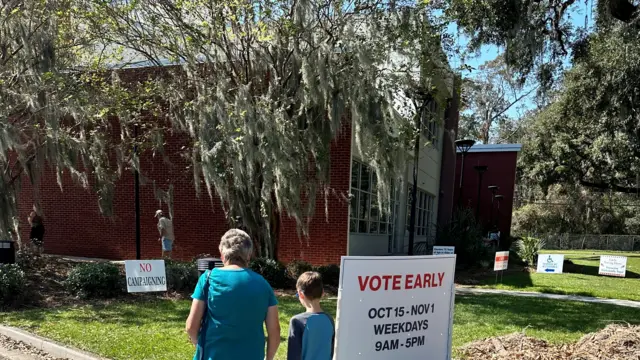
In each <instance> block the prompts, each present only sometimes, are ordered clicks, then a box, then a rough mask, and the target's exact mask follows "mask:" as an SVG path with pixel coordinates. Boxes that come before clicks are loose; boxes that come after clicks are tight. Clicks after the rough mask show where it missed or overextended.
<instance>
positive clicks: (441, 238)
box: [436, 209, 492, 267]
mask: <svg viewBox="0 0 640 360" xmlns="http://www.w3.org/2000/svg"><path fill="white" fill-rule="evenodd" d="M436 244H437V245H446V246H455V247H456V254H457V260H456V263H457V264H460V265H464V266H467V267H470V266H478V265H481V264H482V263H484V262H487V261H489V262H490V261H491V259H492V256H491V253H490V251H489V248H488V247H487V246H485V244H484V242H483V240H482V229H481V227H480V225H478V223H476V219H475V216H474V213H473V211H472V210H471V209H462V210H457V211H456V212H455V213H454V216H453V220H452V221H451V222H449V223H448V224H446V225H444V226H440V227H438V229H437V234H436Z"/></svg>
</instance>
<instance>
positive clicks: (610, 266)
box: [598, 255, 627, 277]
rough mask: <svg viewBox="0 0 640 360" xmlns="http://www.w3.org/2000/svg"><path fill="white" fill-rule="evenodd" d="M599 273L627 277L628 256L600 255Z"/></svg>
mask: <svg viewBox="0 0 640 360" xmlns="http://www.w3.org/2000/svg"><path fill="white" fill-rule="evenodd" d="M598 274H599V275H606V276H616V277H625V275H626V274H627V257H626V256H612V255H602V256H600V268H599V269H598Z"/></svg>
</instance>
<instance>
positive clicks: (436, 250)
mask: <svg viewBox="0 0 640 360" xmlns="http://www.w3.org/2000/svg"><path fill="white" fill-rule="evenodd" d="M455 253H456V247H455V246H434V247H433V255H434V256H437V255H452V254H455Z"/></svg>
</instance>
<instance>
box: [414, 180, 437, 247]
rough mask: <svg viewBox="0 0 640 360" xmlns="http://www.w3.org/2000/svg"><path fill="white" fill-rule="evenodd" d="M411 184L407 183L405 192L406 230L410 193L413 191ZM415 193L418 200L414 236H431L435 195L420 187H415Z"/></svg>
mask: <svg viewBox="0 0 640 360" xmlns="http://www.w3.org/2000/svg"><path fill="white" fill-rule="evenodd" d="M412 189H413V185H412V184H409V188H408V192H407V231H409V226H410V224H411V195H412V193H413V190H412ZM416 195H417V197H418V202H417V204H416V223H415V232H416V236H431V235H432V234H431V232H432V228H433V213H434V210H435V209H434V204H435V200H436V197H435V195H432V194H430V193H428V192H427V191H424V190H422V189H420V188H418V189H417V191H416Z"/></svg>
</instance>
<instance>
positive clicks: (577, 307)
mask: <svg viewBox="0 0 640 360" xmlns="http://www.w3.org/2000/svg"><path fill="white" fill-rule="evenodd" d="M335 305H336V304H335V301H326V302H325V303H324V306H325V310H327V311H328V312H330V313H331V314H332V315H334V316H335ZM301 310H302V308H301V306H300V304H299V303H298V301H297V299H295V298H293V297H281V298H280V322H281V325H282V339H283V343H282V345H281V346H280V349H279V351H278V357H277V359H282V360H284V359H285V358H286V356H285V352H286V336H287V333H288V325H289V318H290V317H291V316H292V315H294V314H297V313H298V312H300V311H301ZM188 311H189V302H188V301H184V300H183V301H172V300H153V301H141V302H133V301H129V302H113V303H111V304H108V305H101V306H81V307H67V308H60V309H37V310H29V311H22V312H12V313H0V322H1V323H4V324H7V325H12V326H16V327H21V328H24V329H27V330H29V331H32V332H35V333H37V334H39V335H42V336H45V337H48V338H50V339H54V340H57V341H59V342H62V343H66V344H70V345H73V346H75V347H77V348H81V349H84V350H87V351H91V352H94V353H97V354H100V355H102V356H105V357H108V358H111V359H127V360H142V359H145V360H146V359H149V360H151V359H171V360H174V359H189V358H191V356H192V354H193V348H192V346H191V345H190V344H188V343H187V339H186V335H185V334H184V332H183V328H184V321H185V319H186V317H187V314H188ZM612 322H625V323H632V324H640V311H638V309H633V308H625V307H617V306H612V305H602V304H584V303H575V302H566V301H553V300H546V299H530V298H520V297H511V296H492V295H478V296H460V297H458V298H457V299H456V310H455V325H454V346H455V347H458V346H460V345H463V344H465V343H467V342H470V341H473V340H477V339H481V338H486V337H491V336H496V335H503V334H508V333H512V332H516V331H522V330H523V329H525V328H526V332H527V333H528V334H529V335H531V336H535V337H539V338H543V339H546V340H549V341H552V342H555V343H558V342H569V341H575V340H577V339H579V338H580V337H581V336H582V335H583V334H585V333H589V332H593V331H597V330H599V329H601V328H603V327H605V326H606V325H607V324H609V323H612Z"/></svg>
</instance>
